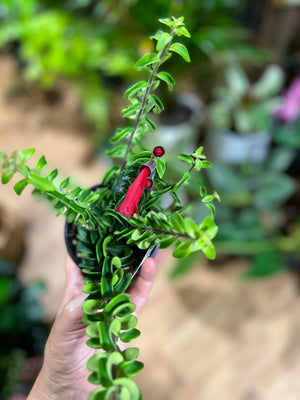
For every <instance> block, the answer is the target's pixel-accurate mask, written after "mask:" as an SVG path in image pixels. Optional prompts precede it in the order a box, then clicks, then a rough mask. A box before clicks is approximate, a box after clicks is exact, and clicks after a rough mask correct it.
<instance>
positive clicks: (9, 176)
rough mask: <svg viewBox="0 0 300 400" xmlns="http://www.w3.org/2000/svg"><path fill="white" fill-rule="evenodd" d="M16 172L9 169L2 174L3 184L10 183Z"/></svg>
mask: <svg viewBox="0 0 300 400" xmlns="http://www.w3.org/2000/svg"><path fill="white" fill-rule="evenodd" d="M14 174H15V171H14V170H12V169H8V170H6V171H3V173H2V178H1V181H2V183H3V184H4V185H5V184H6V183H8V182H9V181H10V180H11V179H12V178H13V176H14Z"/></svg>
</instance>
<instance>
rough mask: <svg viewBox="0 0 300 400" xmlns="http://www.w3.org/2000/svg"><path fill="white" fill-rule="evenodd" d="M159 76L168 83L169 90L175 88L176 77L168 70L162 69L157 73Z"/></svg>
mask: <svg viewBox="0 0 300 400" xmlns="http://www.w3.org/2000/svg"><path fill="white" fill-rule="evenodd" d="M157 77H158V78H159V79H161V80H162V81H164V82H165V83H166V84H167V85H168V88H169V90H172V89H173V88H174V86H175V79H174V78H173V77H172V75H171V74H169V73H168V72H164V71H161V72H159V73H158V74H157Z"/></svg>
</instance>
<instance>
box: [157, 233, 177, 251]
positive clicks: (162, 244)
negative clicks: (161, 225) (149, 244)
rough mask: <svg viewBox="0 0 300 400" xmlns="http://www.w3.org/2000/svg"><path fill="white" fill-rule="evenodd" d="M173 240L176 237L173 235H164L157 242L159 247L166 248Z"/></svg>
mask: <svg viewBox="0 0 300 400" xmlns="http://www.w3.org/2000/svg"><path fill="white" fill-rule="evenodd" d="M175 241H176V239H175V238H174V237H173V236H168V237H165V238H164V239H162V240H161V241H160V242H159V245H160V246H159V247H160V248H161V249H166V248H168V247H170V246H171V245H172V244H173V243H174V242H175Z"/></svg>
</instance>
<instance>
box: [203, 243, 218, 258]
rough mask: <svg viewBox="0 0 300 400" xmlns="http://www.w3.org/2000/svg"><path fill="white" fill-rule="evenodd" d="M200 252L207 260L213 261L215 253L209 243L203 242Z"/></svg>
mask: <svg viewBox="0 0 300 400" xmlns="http://www.w3.org/2000/svg"><path fill="white" fill-rule="evenodd" d="M202 251H203V253H204V254H205V255H206V257H207V258H208V259H209V260H214V259H215V258H216V251H215V248H214V245H213V244H212V242H211V241H207V242H205V245H204V246H203V247H202Z"/></svg>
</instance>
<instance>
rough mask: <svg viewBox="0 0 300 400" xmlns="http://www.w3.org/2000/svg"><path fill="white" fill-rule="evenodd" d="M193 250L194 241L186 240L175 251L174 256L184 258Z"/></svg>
mask: <svg viewBox="0 0 300 400" xmlns="http://www.w3.org/2000/svg"><path fill="white" fill-rule="evenodd" d="M191 251H192V242H191V241H190V240H186V241H184V242H182V243H181V244H180V245H179V246H178V247H177V248H176V249H175V250H174V251H173V257H175V258H183V257H186V256H188V255H189V254H190V252H191Z"/></svg>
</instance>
